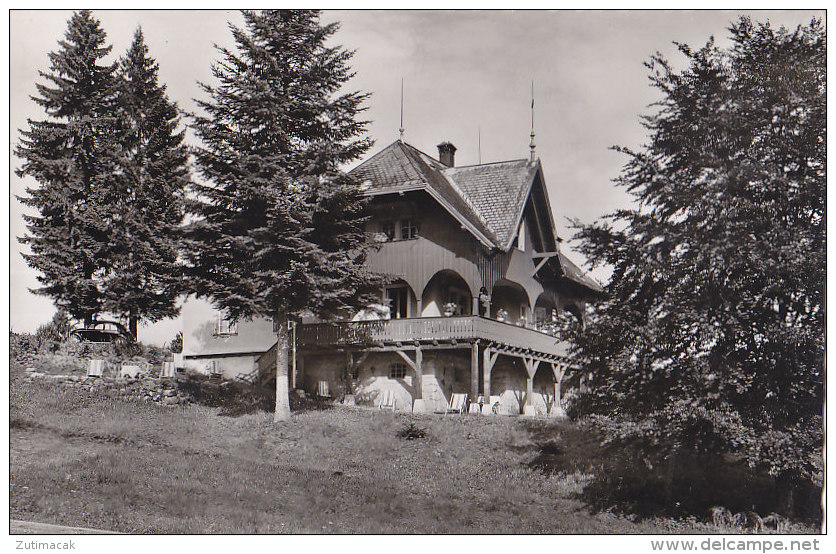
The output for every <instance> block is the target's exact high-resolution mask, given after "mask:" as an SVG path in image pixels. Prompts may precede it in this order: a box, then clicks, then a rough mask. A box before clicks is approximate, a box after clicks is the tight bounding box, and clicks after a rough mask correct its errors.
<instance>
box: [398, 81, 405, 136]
mask: <svg viewBox="0 0 836 554" xmlns="http://www.w3.org/2000/svg"><path fill="white" fill-rule="evenodd" d="M398 132H400V134H401V137H400V138H399V139H398V140H399V141H401V142H403V132H404V128H403V77H401V127H400V129H398Z"/></svg>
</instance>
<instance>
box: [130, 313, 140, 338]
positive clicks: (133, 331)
mask: <svg viewBox="0 0 836 554" xmlns="http://www.w3.org/2000/svg"><path fill="white" fill-rule="evenodd" d="M138 322H139V321H138V318H137V317H136V316H135V315H133V314H131V315H130V316H128V332H129V333H130V334H131V337H133V339H134V342H136V339H137V333H136V329H137V324H138Z"/></svg>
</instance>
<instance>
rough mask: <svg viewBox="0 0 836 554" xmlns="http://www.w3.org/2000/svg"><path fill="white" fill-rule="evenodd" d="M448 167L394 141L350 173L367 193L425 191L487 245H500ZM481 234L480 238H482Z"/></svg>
mask: <svg viewBox="0 0 836 554" xmlns="http://www.w3.org/2000/svg"><path fill="white" fill-rule="evenodd" d="M445 169H448V168H447V166H446V165H444V164H442V163H441V162H439V161H438V160H435V159H433V158H431V157H430V156H428V155H427V154H424V153H423V152H421V151H420V150H418V149H417V148H414V147H412V146H410V145H408V144H406V143H403V142H400V141H395V142H393V143H392V144H390V145H389V146H387V147H386V148H384V149H383V150H381V151H380V152H378V153H377V154H375V155H374V156H372V157H371V158H369V159H368V160H366V161H365V162H363V163H362V164H360V165H359V166H357V167H355V168H354V169H352V170H351V171H349V172H348V174H349V175H351V176H352V177H354V178H355V179H357V180H358V181H360V183H361V185H363V186H364V187H365V188H364V190H365V192H366V194H370V195H377V194H386V193H391V192H399V191H404V190H419V189H424V190H426V191H427V192H429V193H430V194H431V195H432V196H433V197H435V198H436V200H438V201H439V203H441V204H442V205H443V206H444V207H445V208H447V210H448V211H449V212H450V213H451V214H452V215H453V217H455V218H456V219H458V220H459V221H460V222H461V223H463V224H465V225H466V226H468V227H470V230H471V232H473V231H475V233H474V234H475V235H477V238H478V239H479V240H481V241H482V242H484V243H485V245H486V246H498V244H497V241H496V237H495V236H494V234H493V233H492V232H491V230H490V229H489V228H488V226H487V224H486V222H485V220H484V219H483V218H482V217H481V215H480V214H479V213H478V212H477V211H476V209H475V208H474V206H473V205H472V204H471V203H470V201H469V199H468V198H467V197H466V196H465V195H464V194H462V192H461V191H460V190H459V189H458V188H457V187H456V185H455V183H453V182H452V181H450V180H449V179H447V178H446V177H445V176H444V170H445ZM479 235H481V236H479Z"/></svg>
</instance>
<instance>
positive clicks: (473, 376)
mask: <svg viewBox="0 0 836 554" xmlns="http://www.w3.org/2000/svg"><path fill="white" fill-rule="evenodd" d="M478 396H479V342H477V341H474V342H473V344H472V345H470V401H471V402H476V398H477V397H478Z"/></svg>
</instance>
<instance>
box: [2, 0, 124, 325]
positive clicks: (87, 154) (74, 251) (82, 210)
mask: <svg viewBox="0 0 836 554" xmlns="http://www.w3.org/2000/svg"><path fill="white" fill-rule="evenodd" d="M105 39H106V35H105V32H104V30H102V28H101V26H100V24H99V21H98V20H96V19H95V18H93V17H92V15H91V14H90V12H89V11H86V10H85V11H80V12H76V13H74V14H73V16H72V17H71V18H70V21H69V24H68V28H67V31H66V34H65V40H63V41H60V42H59V45H60V48H59V49H58V50H57V51H55V52H51V53H50V54H49V59H50V62H51V68H50V71H49V72H47V73H45V72H40V75H41V76H42V77H43V78H44V79H46V81H48V83H47V84H38V85H37V89H38V96H35V97H33V100H34V101H35V102H36V103H38V104H39V105H40V106H42V107H43V108H44V110H45V111H46V113H47V115H48V116H49V117H48V119H46V120H42V121H32V120H29V129H28V130H22V131H21V134H22V138H21V140H20V143H19V145H18V146H17V148H16V150H15V154H16V155H17V156H18V157H20V158H21V159H23V160H24V163H23V165H22V166H21V167H20V168H19V169H18V170H17V174H18V176H20V177H25V176H28V177H32V178H34V180H35V181H37V182H38V184H39V187H37V188H27V189H26V192H27V194H28V196H26V197H21V198H19V199H20V201H21V202H22V203H23V204H24V205H26V206H28V207H30V208H34V209H35V210H36V211H37V212H38V213H37V214H36V215H25V216H24V218H25V220H26V223H27V229H28V233H27V234H26V235H25V236H24V237H22V238H21V239H20V240H21V242H22V243H24V244H27V245H28V246H29V248H30V249H31V252H32V253H31V254H24V258H25V259H26V262H27V263H28V264H29V265H30V266H31V267H32V268H34V269H36V270H37V271H38V272H39V275H38V280H39V281H40V283H41V284H42V286H41V287H40V288H38V289H35V290H34V291H33V292H35V293H37V294H42V295H46V296H50V297H52V298H53V300H54V301H55V303H56V304H57V305H58V306H59V307H61V308H65V309H67V310H68V311H69V312H70V313H71V314H72V315H73V316H74V317H75V318H77V319H83V320H84V321H85V322H88V323H89V322H90V321H91V320H92V319H93V318H94V317H95V315H96V314H97V313H98V312H99V311H100V310H101V308H102V297H101V293H100V290H99V281H100V277H101V272H102V270H103V267H104V264H103V261H104V259H105V258H106V257H107V252H108V243H109V235H110V230H111V227H112V223H113V221H112V218H111V217H110V213H109V212H108V211H107V209H106V208H105V206H106V204H107V199H108V197H109V196H110V195H112V193H113V192H114V184H113V175H114V174H115V173H116V168H117V167H118V161H117V152H118V147H117V142H116V141H117V138H116V137H117V133H116V128H117V120H116V118H115V117H114V111H115V110H114V108H115V98H116V80H115V78H114V66H113V65H112V64H103V63H102V58H104V57H105V56H106V55H107V54H108V53H109V52H110V46H106V45H105Z"/></svg>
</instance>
